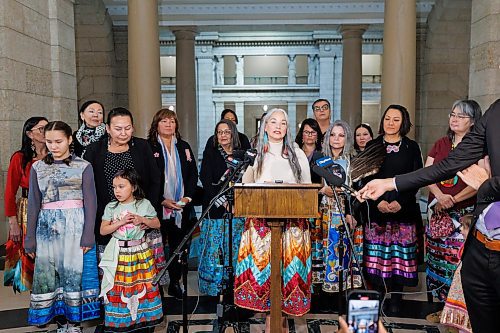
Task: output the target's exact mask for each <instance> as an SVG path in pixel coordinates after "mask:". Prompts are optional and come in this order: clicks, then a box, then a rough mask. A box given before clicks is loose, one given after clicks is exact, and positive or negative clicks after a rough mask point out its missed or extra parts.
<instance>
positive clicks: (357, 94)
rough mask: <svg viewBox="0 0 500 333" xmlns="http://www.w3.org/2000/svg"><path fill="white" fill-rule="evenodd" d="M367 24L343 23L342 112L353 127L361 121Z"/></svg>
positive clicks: (343, 116)
mask: <svg viewBox="0 0 500 333" xmlns="http://www.w3.org/2000/svg"><path fill="white" fill-rule="evenodd" d="M367 27H368V26H366V25H342V26H341V27H340V32H341V34H342V46H343V49H342V73H344V75H342V102H341V103H342V112H341V119H342V120H344V121H347V122H348V123H349V125H350V126H351V128H355V126H357V125H358V124H359V123H361V101H362V94H361V93H362V82H361V76H362V72H361V55H362V44H363V33H364V32H365V30H366V29H367Z"/></svg>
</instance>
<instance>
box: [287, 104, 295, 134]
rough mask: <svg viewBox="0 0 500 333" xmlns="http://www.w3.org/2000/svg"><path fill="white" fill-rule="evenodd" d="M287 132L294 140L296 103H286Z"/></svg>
mask: <svg viewBox="0 0 500 333" xmlns="http://www.w3.org/2000/svg"><path fill="white" fill-rule="evenodd" d="M288 130H289V131H290V133H291V134H292V138H293V139H295V135H297V103H295V102H288Z"/></svg>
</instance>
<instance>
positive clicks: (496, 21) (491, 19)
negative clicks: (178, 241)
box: [469, 0, 500, 110]
mask: <svg viewBox="0 0 500 333" xmlns="http://www.w3.org/2000/svg"><path fill="white" fill-rule="evenodd" d="M470 46H471V49H470V78H469V96H470V97H471V98H473V99H475V100H477V101H478V102H479V104H480V105H481V107H482V108H483V110H486V109H487V108H488V107H489V105H490V104H491V103H493V102H494V101H495V100H497V99H498V98H500V1H499V0H494V1H492V0H474V1H472V19H471V38H470Z"/></svg>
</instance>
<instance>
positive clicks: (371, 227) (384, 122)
mask: <svg viewBox="0 0 500 333" xmlns="http://www.w3.org/2000/svg"><path fill="white" fill-rule="evenodd" d="M411 126H412V124H411V121H410V115H409V113H408V111H407V110H406V108H405V107H404V106H401V105H390V106H389V107H388V108H387V109H386V110H385V111H384V114H383V116H382V119H381V120H380V126H379V134H380V135H379V136H378V137H377V138H376V139H373V140H372V141H370V143H369V144H368V147H370V146H371V145H372V144H379V145H383V146H384V147H385V149H386V154H385V158H384V162H383V163H382V165H381V167H380V170H379V172H378V173H377V174H376V175H375V176H374V177H375V178H386V177H393V176H395V175H399V174H403V173H407V172H411V171H414V170H417V169H420V168H421V167H422V154H421V152H420V147H419V146H418V144H417V143H416V142H415V141H413V140H411V139H409V138H408V137H407V136H406V134H408V133H409V132H410V128H411ZM416 194H417V190H416V189H415V190H412V191H391V192H387V193H385V194H384V195H383V196H381V197H380V198H379V199H378V200H376V201H370V202H369V204H370V222H368V224H367V225H365V238H364V241H365V251H364V258H363V263H364V267H365V269H366V272H367V279H368V280H369V281H370V282H371V283H372V285H373V286H374V287H375V288H376V289H378V290H379V291H380V292H385V290H386V287H387V288H388V289H389V291H392V292H395V293H393V294H392V295H391V303H390V310H391V311H393V312H395V311H399V307H400V301H401V296H402V294H401V292H402V290H403V286H416V285H417V284H418V271H417V265H418V261H417V255H419V254H420V255H423V253H422V252H420V249H419V247H418V245H419V244H420V240H421V239H422V238H423V230H421V229H423V226H422V218H421V215H420V207H419V206H418V204H417V200H416ZM422 242H423V240H422ZM417 249H418V250H417ZM422 250H423V244H422Z"/></svg>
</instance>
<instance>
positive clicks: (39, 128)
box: [30, 126, 45, 134]
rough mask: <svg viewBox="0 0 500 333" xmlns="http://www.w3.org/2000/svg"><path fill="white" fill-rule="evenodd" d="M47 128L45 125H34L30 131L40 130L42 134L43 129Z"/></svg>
mask: <svg viewBox="0 0 500 333" xmlns="http://www.w3.org/2000/svg"><path fill="white" fill-rule="evenodd" d="M44 129H45V126H40V127H34V128H32V129H31V130H30V132H35V131H38V133H40V134H42V133H43V130H44Z"/></svg>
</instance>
